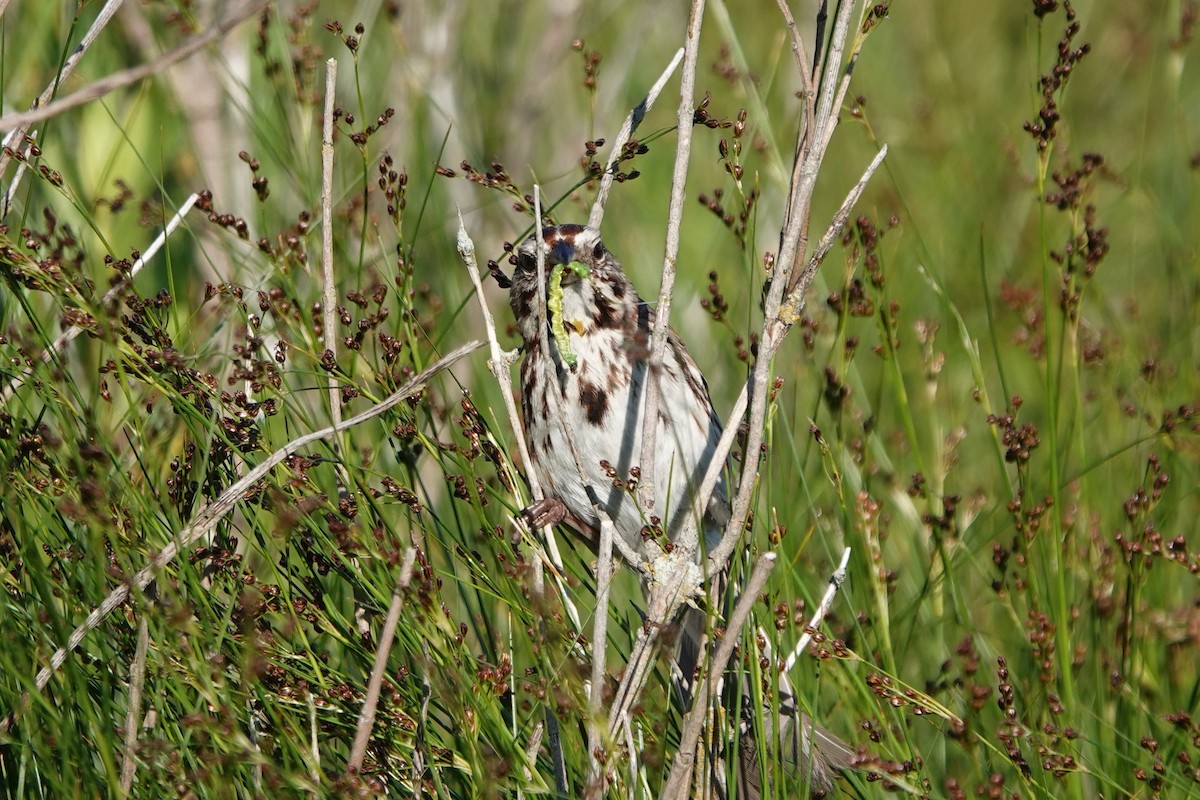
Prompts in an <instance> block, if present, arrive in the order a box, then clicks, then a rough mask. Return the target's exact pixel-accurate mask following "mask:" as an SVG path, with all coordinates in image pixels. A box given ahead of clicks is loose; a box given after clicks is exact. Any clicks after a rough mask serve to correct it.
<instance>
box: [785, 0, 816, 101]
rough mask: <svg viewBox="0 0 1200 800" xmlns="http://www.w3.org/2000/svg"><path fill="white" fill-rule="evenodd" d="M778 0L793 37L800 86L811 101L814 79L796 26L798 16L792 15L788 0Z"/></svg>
mask: <svg viewBox="0 0 1200 800" xmlns="http://www.w3.org/2000/svg"><path fill="white" fill-rule="evenodd" d="M776 2H777V3H778V4H779V10H780V11H782V12H783V20H784V22H786V23H787V27H788V33H790V34H791V37H792V57H793V58H794V59H795V60H796V72H797V73H799V75H800V88H801V90H802V91H803V92H804V97H805V99H807V100H809V101H810V102H811V98H812V96H813V81H812V73H811V72H810V67H809V65H808V52H807V50H806V49H805V47H804V37H803V36H801V35H800V29H799V28H798V27H797V26H796V18H795V17H794V16H792V9H791V7H790V6H789V5H788V2H787V0H776Z"/></svg>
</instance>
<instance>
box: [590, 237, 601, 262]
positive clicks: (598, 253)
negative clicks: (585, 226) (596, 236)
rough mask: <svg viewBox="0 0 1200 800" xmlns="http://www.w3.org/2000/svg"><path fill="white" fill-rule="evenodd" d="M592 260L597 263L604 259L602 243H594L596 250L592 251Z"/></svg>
mask: <svg viewBox="0 0 1200 800" xmlns="http://www.w3.org/2000/svg"><path fill="white" fill-rule="evenodd" d="M592 258H594V259H596V260H597V261H599V260H600V259H602V258H604V242H596V249H595V250H593V251H592Z"/></svg>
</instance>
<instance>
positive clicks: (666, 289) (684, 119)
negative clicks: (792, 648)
mask: <svg viewBox="0 0 1200 800" xmlns="http://www.w3.org/2000/svg"><path fill="white" fill-rule="evenodd" d="M703 21H704V0H692V8H691V13H690V14H689V15H688V24H687V31H686V33H685V36H684V43H683V71H682V72H681V74H680V79H679V109H678V111H677V115H676V130H675V135H676V137H677V138H676V141H677V144H676V147H675V167H674V170H673V172H672V175H671V204H670V207H669V209H668V211H667V235H666V244H665V252H664V254H663V273H662V282H661V284H660V285H659V290H658V305H656V306H655V312H654V330H653V331H652V332H651V334H650V358H649V361H648V362H647V364H646V381H645V383H644V384H643V387H644V391H645V394H644V395H643V396H642V398H641V402H642V414H643V416H642V450H641V453H639V461H638V464H639V465H640V466H641V470H642V472H641V475H640V476H639V478H638V500H639V502H640V504H641V508H642V512H643V514H644V516H645V517H647V518H649V517H650V515H651V514H653V513H654V500H655V497H656V494H657V487H656V483H655V482H656V480H657V477H658V476H657V475H655V471H656V470H655V468H654V467H655V461H656V460H657V459H656V451H655V448H656V446H657V442H656V439H657V436H658V406H659V403H660V398H659V394H660V392H659V386H658V378H657V368H658V366H659V365H661V364H662V361H663V353H664V352H666V349H667V334H668V332H669V331H670V316H671V296H672V294H673V293H674V291H675V271H676V270H675V267H676V262H677V261H678V259H679V238H680V235H679V231H680V227H681V226H682V224H683V203H684V199H685V197H686V192H687V172H688V164H689V163H690V161H691V154H692V123H693V120H694V117H695V113H696V102H695V100H696V62H697V60H698V59H699V52H700V28H701V24H702V23H703ZM687 529H688V530H690V529H691V527H690V526H688V528H687ZM689 545H690V546H689ZM679 546H680V549H681V550H682V551H683V552H682V553H681V554H680V557H681V558H682V557H687V558H692V557H694V555H695V552H696V547H697V544H696V543H695V542H690V543H689V542H688V541H687V540H686V539H684V540H683V541H681V542H679ZM664 621H666V620H664Z"/></svg>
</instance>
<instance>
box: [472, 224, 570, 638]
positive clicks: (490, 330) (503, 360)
mask: <svg viewBox="0 0 1200 800" xmlns="http://www.w3.org/2000/svg"><path fill="white" fill-rule="evenodd" d="M457 246H458V255H459V257H460V258H461V259H462V261H463V263H464V264H466V267H467V274H469V275H470V276H471V283H472V284H473V285H474V287H475V299H477V300H478V301H479V311H480V314H481V315H482V316H483V327H484V330H485V331H486V332H487V342H488V348H489V351H490V358H488V362H487V364H488V369H489V370H490V371H491V373H492V376H493V377H495V379H496V382H497V383H499V384H500V396H501V397H502V398H503V399H504V410H505V412H507V414H508V424H509V425H510V426H511V428H512V431H513V434H514V435H515V436H516V439H517V452H518V453H520V455H521V463H522V464H525V465H526V469H525V478H526V480H528V481H529V493H530V495H531V496H532V499H533V500H535V501H537V500H541V499H542V498H543V497H545V494H544V493H543V492H542V484H541V481H540V480H538V476H537V475H536V474H535V473H534V471H533V470H532V469H529V464H530V463H531V462H530V460H529V447H528V446H527V445H526V444H525V429H524V428H523V427H522V425H521V416H520V415H519V414H518V413H517V404H516V401H515V400H513V388H512V378H511V377H510V375H509V369H510V368H511V367H512V364H513V362H514V361H515V360H516V357H517V353H516V351H513V352H505V351H504V349H503V348H502V347H501V346H500V340H499V338H497V336H496V320H495V319H494V318H493V317H492V311H491V309H490V308H488V304H487V300H486V298H485V297H484V295H483V278H482V276H481V275H480V274H479V262H478V260H477V259H476V257H475V242H474V241H472V240H471V237H470V235H468V234H467V227H466V223H465V222H463V217H462V210H461V209H459V210H458V240H457ZM513 492H514V493H515V494H516V495H517V499H518V500H520V488H519V487H518V486H517V483H516V481H513ZM514 522H515V524H516V525H518V526H519V527H521V528H523V527H524V523H523V522H522V521H521V519H520V518H519V517H518V518H517V519H516V520H515V521H514ZM542 535H543V536H544V537H545V541H546V549H547V550H548V551H549V554H550V558H551V562H552V563H553V564H554V566H555V568H556V569H558V570H559V571H560V572H561V571H562V569H563V561H562V555H561V554H560V553H559V551H558V540H557V539H556V538H555V536H554V530H553V528H552V527H551V526H549V525H547V526H546V527H545V528H543V529H542ZM533 570H534V572H533V583H534V589H535V590H536V591H537V592H539V593H540V592H542V591H543V589H544V586H545V583H544V581H545V578H544V575H543V570H542V563H541V561H540V560H538V559H535V560H534V564H533ZM563 596H564V598H565V597H566V594H565V593H564V595H563ZM570 611H571V612H572V615H573V616H572V619H573V621H574V622H575V623H576V627H577V628H578V627H579V625H580V623H579V620H578V617H577V616H575V614H576V613H577V612H575V609H574V606H573V605H572V606H570Z"/></svg>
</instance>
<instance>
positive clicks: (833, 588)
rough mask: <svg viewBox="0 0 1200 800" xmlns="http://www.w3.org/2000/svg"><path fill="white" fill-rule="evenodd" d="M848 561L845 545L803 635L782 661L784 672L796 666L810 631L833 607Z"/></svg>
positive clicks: (809, 639) (809, 636)
mask: <svg viewBox="0 0 1200 800" xmlns="http://www.w3.org/2000/svg"><path fill="white" fill-rule="evenodd" d="M849 563H850V548H849V547H846V548H844V549H843V550H842V560H841V561H840V562H839V563H838V567H837V569H836V570H834V572H833V574H832V575H830V576H829V585H828V586H826V587H825V595H824V596H823V597H822V598H821V602H820V604H818V605H817V610H816V611H815V612H813V615H812V618H811V619H810V620H809V621H808V624H807V625H805V626H804V628H805V630H804V635H803V636H801V637H800V641H798V642H796V646H795V647H794V648H792V652H791V653H789V654H788V657H787V659H786V660H785V661H784V662H783V671H784V672H791V671H792V667H794V666H796V661H797V660H798V659H799V658H800V656H801V655H803V654H804V651H805V649H806V648H807V647H808V645H809V642H811V641H812V638H813V636H812V633H811V631H815V630H817V629H818V628H820V627H821V623H822V622H824V621H825V616H826V615H827V614H828V613H829V609H830V608H832V607H833V598H834V597H836V596H837V593H838V589H841V588H842V584H844V583H845V582H846V566H847V565H848V564H849Z"/></svg>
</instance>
